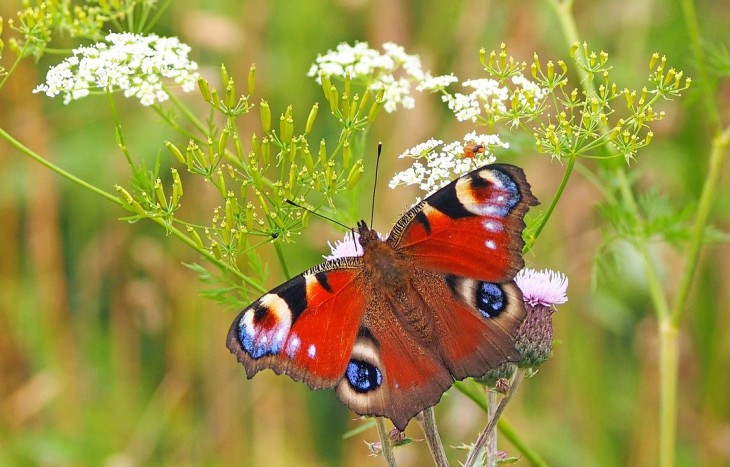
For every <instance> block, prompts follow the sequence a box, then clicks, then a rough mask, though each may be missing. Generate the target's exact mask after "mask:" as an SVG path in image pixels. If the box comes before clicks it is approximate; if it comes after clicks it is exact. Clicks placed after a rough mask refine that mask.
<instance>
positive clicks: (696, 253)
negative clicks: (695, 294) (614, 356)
mask: <svg viewBox="0 0 730 467" xmlns="http://www.w3.org/2000/svg"><path fill="white" fill-rule="evenodd" d="M728 144H730V126H729V127H727V128H725V130H724V131H723V132H722V133H720V134H719V135H717V136H716V137H715V138H714V139H713V140H712V152H711V153H710V165H709V167H708V170H707V177H706V178H705V183H704V185H703V186H702V194H701V195H700V202H699V206H698V207H697V215H696V216H695V220H694V225H693V226H692V237H691V238H690V242H689V249H688V250H687V251H688V253H687V256H686V258H687V262H686V264H685V266H684V270H683V271H682V278H681V279H680V282H679V287H678V288H677V297H676V299H675V301H674V306H673V307H672V311H671V319H672V324H674V325H675V326H677V325H678V324H679V318H680V317H681V316H682V312H683V311H684V308H685V306H686V304H687V297H688V295H689V291H690V287H691V285H692V279H693V277H694V274H695V271H696V269H697V263H698V261H699V257H700V250H701V249H702V244H703V240H704V234H705V227H706V226H707V219H708V217H709V216H710V209H711V208H712V204H713V202H714V201H715V198H716V197H717V186H718V182H719V180H720V174H721V173H722V164H723V161H724V159H725V155H726V154H727V146H728Z"/></svg>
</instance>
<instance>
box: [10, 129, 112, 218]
mask: <svg viewBox="0 0 730 467" xmlns="http://www.w3.org/2000/svg"><path fill="white" fill-rule="evenodd" d="M0 136H2V137H3V138H4V139H5V140H6V141H7V142H8V143H10V145H11V146H13V147H15V148H16V149H17V150H18V151H20V152H22V153H23V154H25V155H26V156H28V157H30V158H31V159H33V160H34V161H36V162H38V163H39V164H42V165H44V166H46V167H47V168H49V169H51V171H53V172H56V173H57V174H58V175H60V176H62V177H63V178H65V179H67V180H69V181H71V182H73V183H75V184H77V185H79V186H80V187H82V188H85V189H87V190H89V191H91V192H92V193H96V194H97V195H99V196H101V197H102V198H104V199H106V200H107V201H111V202H112V203H116V204H118V205H120V206H124V203H122V200H121V199H119V198H118V197H117V196H116V195H113V194H111V193H108V192H106V191H104V190H102V189H101V188H98V187H96V186H94V185H92V184H91V183H89V182H87V181H85V180H82V179H80V178H79V177H77V176H75V175H73V174H71V173H69V172H66V171H65V170H63V169H62V168H60V167H59V166H57V165H56V164H54V163H52V162H51V161H49V160H47V159H44V158H43V157H41V156H40V155H38V154H36V153H35V152H33V151H32V150H31V149H30V148H28V147H27V146H25V145H23V143H21V142H20V141H18V140H17V139H15V138H13V137H12V136H10V134H9V133H8V132H6V131H5V130H4V129H3V128H0Z"/></svg>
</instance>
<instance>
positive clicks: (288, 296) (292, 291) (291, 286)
mask: <svg viewBox="0 0 730 467" xmlns="http://www.w3.org/2000/svg"><path fill="white" fill-rule="evenodd" d="M269 293H271V294H275V295H278V296H279V297H281V299H282V300H284V302H286V304H287V306H288V307H289V311H291V322H292V323H293V322H294V321H296V320H297V318H298V317H299V315H301V314H302V312H303V311H304V310H305V309H306V308H307V281H306V279H304V276H303V275H301V274H299V275H298V276H295V277H293V278H292V279H291V280H290V281H288V282H284V283H283V284H281V285H280V286H279V287H277V288H275V289H274V290H272V291H271V292H269Z"/></svg>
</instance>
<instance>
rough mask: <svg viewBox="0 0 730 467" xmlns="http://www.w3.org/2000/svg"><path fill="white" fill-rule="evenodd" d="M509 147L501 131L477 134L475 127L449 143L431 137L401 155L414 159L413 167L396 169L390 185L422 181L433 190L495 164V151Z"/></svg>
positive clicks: (427, 191)
mask: <svg viewBox="0 0 730 467" xmlns="http://www.w3.org/2000/svg"><path fill="white" fill-rule="evenodd" d="M507 147H509V144H508V143H505V142H502V141H501V140H500V138H499V136H498V135H492V134H477V133H476V132H474V131H473V132H471V133H468V134H466V135H464V138H463V140H462V141H453V142H451V143H448V144H444V143H443V141H440V140H435V139H429V140H428V141H426V142H423V143H421V144H418V145H416V146H414V147H413V148H411V149H407V150H406V151H404V152H403V153H402V154H401V155H400V156H399V158H410V159H414V161H413V163H412V165H411V167H409V168H407V169H406V170H404V171H402V172H398V173H396V174H395V176H394V177H393V178H392V179H391V180H390V183H389V184H388V186H390V187H391V188H395V187H396V186H398V185H418V186H419V187H420V188H421V189H422V190H423V191H425V192H426V193H427V194H430V193H433V192H435V191H436V190H438V189H439V188H441V187H443V186H445V185H447V184H448V183H450V182H451V180H453V179H454V178H456V177H459V176H461V175H464V174H465V173H467V172H469V171H472V170H474V169H475V168H477V167H480V166H483V165H486V164H491V163H492V162H494V161H495V157H494V154H493V151H494V150H495V149H496V148H507ZM467 148H471V149H470V150H468V149H467Z"/></svg>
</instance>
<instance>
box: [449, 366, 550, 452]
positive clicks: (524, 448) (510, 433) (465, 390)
mask: <svg viewBox="0 0 730 467" xmlns="http://www.w3.org/2000/svg"><path fill="white" fill-rule="evenodd" d="M470 386H471V385H469V384H467V383H465V382H464V381H454V387H455V388H456V389H457V390H458V391H459V392H461V393H462V394H464V395H465V396H466V397H468V398H469V399H471V400H472V401H473V402H474V403H475V404H476V405H477V406H479V408H481V409H482V410H483V411H484V412H485V413H486V412H487V411H488V410H489V409H488V407H487V401H486V400H485V399H484V397H483V394H482V393H481V392H479V393H478V392H477V391H473V390H471V388H470ZM497 429H498V430H499V433H500V434H501V435H502V436H504V439H506V440H507V441H509V442H510V443H511V444H512V446H514V447H515V449H517V450H518V451H519V452H520V454H522V456H523V457H524V458H525V459H527V460H528V461H530V462H531V463H532V465H538V466H546V465H547V462H545V460H544V459H543V458H542V457H541V456H540V454H538V453H537V452H536V451H535V450H534V449H532V448H531V447H530V446H529V445H528V444H527V443H525V441H524V440H523V439H522V438H520V435H519V434H517V431H516V430H515V429H514V428H513V427H512V424H511V423H509V422H508V421H507V420H505V419H504V417H500V419H499V421H498V422H497Z"/></svg>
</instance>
